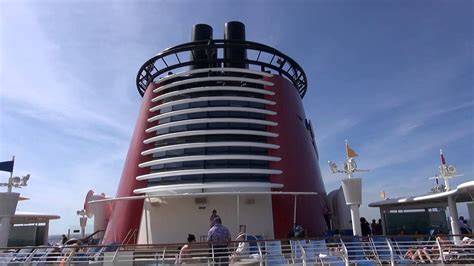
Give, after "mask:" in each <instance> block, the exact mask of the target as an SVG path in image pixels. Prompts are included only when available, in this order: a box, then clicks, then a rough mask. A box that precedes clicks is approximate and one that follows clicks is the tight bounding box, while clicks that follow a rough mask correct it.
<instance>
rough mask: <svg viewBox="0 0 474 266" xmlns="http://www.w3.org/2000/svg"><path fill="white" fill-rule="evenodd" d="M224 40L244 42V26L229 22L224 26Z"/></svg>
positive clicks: (238, 22) (240, 23)
mask: <svg viewBox="0 0 474 266" xmlns="http://www.w3.org/2000/svg"><path fill="white" fill-rule="evenodd" d="M224 39H226V40H236V41H245V25H244V23H242V22H240V21H229V22H227V23H226V24H225V26H224Z"/></svg>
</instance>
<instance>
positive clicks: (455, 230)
mask: <svg viewBox="0 0 474 266" xmlns="http://www.w3.org/2000/svg"><path fill="white" fill-rule="evenodd" d="M448 209H449V221H450V222H451V232H452V234H453V235H454V236H453V240H454V244H456V245H459V244H460V243H461V237H460V236H459V235H460V234H461V232H460V230H459V222H458V209H457V207H456V202H455V201H454V199H453V197H452V196H449V197H448Z"/></svg>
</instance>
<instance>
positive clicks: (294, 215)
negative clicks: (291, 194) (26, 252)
mask: <svg viewBox="0 0 474 266" xmlns="http://www.w3.org/2000/svg"><path fill="white" fill-rule="evenodd" d="M296 197H298V196H297V195H296V194H295V206H294V208H293V225H295V224H296Z"/></svg>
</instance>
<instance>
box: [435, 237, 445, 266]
mask: <svg viewBox="0 0 474 266" xmlns="http://www.w3.org/2000/svg"><path fill="white" fill-rule="evenodd" d="M436 245H438V249H439V258H440V259H441V262H442V263H444V254H443V249H442V248H441V243H439V238H438V237H437V238H436Z"/></svg>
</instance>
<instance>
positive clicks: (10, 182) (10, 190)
mask: <svg viewBox="0 0 474 266" xmlns="http://www.w3.org/2000/svg"><path fill="white" fill-rule="evenodd" d="M12 161H13V165H15V155H13V156H12ZM12 183H13V169H12V171H11V172H10V178H9V179H8V192H12V186H13V184H12Z"/></svg>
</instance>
